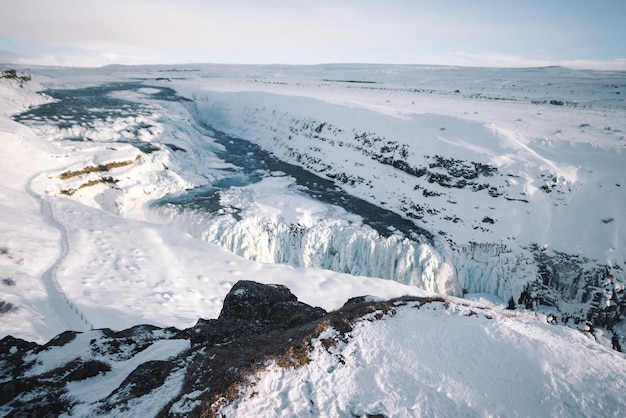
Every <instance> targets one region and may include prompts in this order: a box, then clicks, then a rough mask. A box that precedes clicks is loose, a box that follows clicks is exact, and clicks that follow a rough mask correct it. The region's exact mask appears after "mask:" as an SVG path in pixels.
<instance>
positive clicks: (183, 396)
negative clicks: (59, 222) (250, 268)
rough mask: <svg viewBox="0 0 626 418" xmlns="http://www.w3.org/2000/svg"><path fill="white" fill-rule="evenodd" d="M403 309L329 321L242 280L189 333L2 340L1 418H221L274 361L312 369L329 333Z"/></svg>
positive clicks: (353, 305)
mask: <svg viewBox="0 0 626 418" xmlns="http://www.w3.org/2000/svg"><path fill="white" fill-rule="evenodd" d="M407 299H409V298H407ZM410 300H412V301H417V302H418V303H428V302H432V301H435V300H439V301H441V300H442V299H438V298H414V297H412V298H410ZM394 303H395V304H397V303H399V301H398V300H395V301H387V302H381V301H374V299H372V298H368V297H360V298H354V299H351V300H349V301H348V302H346V304H345V305H344V306H343V307H342V308H341V309H339V310H337V311H334V312H331V313H328V312H326V311H325V310H323V309H321V308H316V307H311V306H309V305H307V304H304V303H302V302H299V301H298V300H297V298H296V296H294V295H293V294H292V293H291V291H290V290H289V289H288V288H287V287H285V286H282V285H263V284H259V283H256V282H252V281H240V282H237V283H236V284H235V285H234V286H233V287H232V289H231V290H230V292H229V293H228V295H227V296H226V298H225V300H224V305H223V308H222V311H221V313H220V315H219V317H218V318H217V319H208V320H205V319H200V320H199V321H198V322H197V323H196V325H194V326H193V327H191V328H189V329H185V330H178V329H175V328H165V329H163V328H158V327H155V326H149V325H139V326H135V327H133V328H130V329H127V330H124V331H118V332H115V331H112V330H110V329H99V330H93V331H89V332H85V333H79V332H73V331H66V332H64V333H62V334H60V335H58V336H56V337H55V338H53V339H52V340H51V341H49V342H48V343H46V344H45V345H38V344H35V343H32V342H27V341H24V340H20V339H17V338H13V337H11V336H7V337H5V338H3V339H2V340H0V415H2V416H7V417H46V416H50V417H52V416H58V415H60V414H63V413H67V414H68V415H70V416H71V415H74V416H84V415H89V416H98V415H107V416H116V415H120V414H121V415H126V414H128V413H130V412H131V411H133V410H142V411H145V410H149V411H152V412H153V413H154V415H155V416H162V417H165V416H167V417H177V416H185V417H187V416H192V417H193V416H203V417H211V416H215V414H216V411H217V410H218V408H220V407H221V406H223V405H225V404H227V403H229V402H230V401H232V400H233V399H235V398H236V397H237V395H238V393H239V389H240V387H241V386H242V385H245V384H246V382H247V379H248V376H250V375H251V374H254V373H255V372H258V371H260V370H262V369H263V368H264V367H265V366H266V365H267V364H269V363H271V362H275V363H277V364H278V365H280V366H282V367H297V366H298V365H302V364H306V363H308V362H309V361H310V360H309V356H308V354H309V351H310V347H311V341H312V340H313V339H314V338H316V337H317V336H319V335H320V333H321V332H323V331H324V330H326V329H327V328H329V327H333V328H335V329H336V330H338V331H339V333H340V334H342V335H343V334H345V333H346V332H349V331H350V330H351V329H352V324H353V323H354V322H355V321H356V320H357V319H358V318H360V317H362V316H364V315H366V314H369V313H372V312H380V313H381V316H382V315H383V314H384V313H387V312H390V311H393V307H394ZM146 405H149V407H147V406H146Z"/></svg>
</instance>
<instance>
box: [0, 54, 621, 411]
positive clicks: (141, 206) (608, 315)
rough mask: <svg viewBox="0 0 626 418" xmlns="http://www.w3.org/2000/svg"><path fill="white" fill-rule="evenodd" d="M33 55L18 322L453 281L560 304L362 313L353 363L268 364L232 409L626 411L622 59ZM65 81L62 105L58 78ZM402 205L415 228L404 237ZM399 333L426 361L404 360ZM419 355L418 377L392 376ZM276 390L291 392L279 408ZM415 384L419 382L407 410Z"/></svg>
mask: <svg viewBox="0 0 626 418" xmlns="http://www.w3.org/2000/svg"><path fill="white" fill-rule="evenodd" d="M20 71H23V72H25V73H26V72H27V73H29V74H31V75H32V76H33V80H32V81H29V82H27V83H24V84H23V85H22V86H19V84H18V83H17V82H16V81H15V80H12V79H6V78H0V151H1V152H0V179H1V182H0V198H1V199H0V213H1V214H2V215H1V216H0V231H1V234H0V237H1V238H0V239H1V242H0V276H1V277H0V279H1V280H2V283H0V301H2V302H3V305H1V308H2V311H3V313H1V314H0V319H1V320H0V336H5V335H13V336H15V337H19V338H23V339H26V340H31V341H36V342H39V343H42V342H45V341H47V340H49V339H50V338H51V337H53V336H54V335H57V334H58V333H60V332H62V331H64V330H66V329H73V330H78V331H83V330H89V329H90V328H92V327H93V328H95V329H97V328H104V327H108V328H111V329H116V330H119V329H123V328H127V327H130V326H133V325H136V324H141V323H150V324H155V325H159V326H175V327H179V328H184V327H189V326H191V325H193V324H194V323H195V322H196V321H197V319H198V318H214V317H216V316H217V315H218V313H219V311H220V309H221V306H222V301H223V299H224V296H225V295H226V293H227V292H228V290H229V289H230V288H231V287H232V285H233V284H234V283H235V282H236V281H237V280H240V279H249V280H255V281H259V282H264V283H281V284H285V285H287V286H288V287H289V288H290V289H291V290H292V291H293V293H294V294H296V295H297V296H298V297H299V299H300V300H301V301H303V302H305V303H308V304H310V305H313V306H321V307H323V308H325V309H327V310H331V309H336V308H339V307H340V306H341V305H342V304H343V303H344V302H345V301H346V300H347V299H348V298H350V297H353V296H358V295H364V294H369V295H374V296H377V297H381V298H391V297H396V296H400V295H405V294H413V295H426V294H432V293H431V292H440V293H446V294H448V295H454V296H465V297H468V298H475V299H479V300H481V302H482V303H490V304H492V305H494V306H496V307H497V306H502V305H506V304H507V303H508V304H509V305H511V304H513V305H517V307H518V308H520V309H521V308H523V307H524V306H526V307H527V308H532V309H535V310H537V311H540V312H543V313H544V314H547V316H546V315H535V314H533V313H532V312H529V313H524V314H514V315H511V316H510V317H508V316H506V315H503V314H497V315H496V314H494V315H493V316H494V317H495V318H496V319H497V320H487V319H485V318H483V317H482V316H481V317H480V318H479V319H480V320H479V319H474V318H473V316H474V315H473V314H472V315H470V316H472V318H470V320H468V318H466V317H465V314H467V312H466V311H468V309H470V308H467V307H460V306H461V305H458V306H459V307H457V308H454V306H457V305H456V303H457V302H459V301H458V300H457V299H451V300H454V301H455V304H454V305H452V306H453V307H452V308H446V309H444V308H442V307H436V308H433V309H428V310H427V314H424V312H426V311H424V310H419V311H418V310H415V311H410V310H407V311H404V310H403V311H402V312H401V313H400V314H398V315H397V316H395V317H392V318H386V319H385V320H384V321H378V322H376V323H375V325H372V327H368V326H366V325H363V327H359V328H357V329H356V330H355V331H354V335H353V337H352V338H353V339H352V340H351V341H350V342H347V343H345V344H343V345H340V346H339V347H338V348H337V349H336V350H337V352H338V353H339V354H340V355H341V356H343V357H345V358H349V360H348V361H347V362H346V364H344V365H343V366H344V367H339V366H338V365H337V364H334V363H333V362H335V363H336V356H335V357H333V355H337V353H335V354H333V353H330V354H329V353H327V352H325V351H323V350H319V349H316V350H315V351H314V352H313V353H312V356H313V357H314V359H315V361H314V362H313V363H312V364H313V365H312V366H311V367H306V368H303V369H299V370H287V371H285V370H273V369H270V370H269V371H268V372H267V373H266V374H265V375H260V377H259V379H261V381H263V382H266V383H260V384H259V387H257V388H256V389H255V391H256V392H258V394H259V395H257V396H256V397H252V398H251V399H250V400H246V401H243V403H237V404H234V405H233V406H232V407H233V408H238V412H237V413H244V412H246V411H248V412H249V411H253V410H256V409H258V408H268V409H267V410H266V411H267V414H269V415H271V413H270V411H282V412H280V413H283V414H284V415H285V416H287V415H298V414H300V413H304V414H306V413H309V412H308V411H309V410H308V408H310V405H314V406H315V408H319V410H318V412H319V413H320V414H322V415H329V416H342V415H343V414H349V413H352V414H357V415H363V414H367V413H382V414H385V415H387V416H401V415H402V414H404V415H406V416H411V415H412V414H418V415H419V414H422V415H442V416H445V415H447V416H449V415H450V414H454V415H458V413H461V414H463V413H465V412H466V411H467V414H468V415H477V416H482V415H508V414H509V413H511V414H513V415H520V416H531V415H535V414H539V415H545V414H548V415H555V416H571V415H576V411H577V409H575V408H579V409H580V408H582V409H580V411H581V414H582V415H587V416H591V415H595V414H594V411H596V412H598V414H599V415H606V416H611V415H614V416H617V415H619V411H620V410H623V408H624V405H625V403H626V402H625V400H624V398H623V396H621V397H620V395H618V394H619V393H620V392H623V389H624V387H625V382H624V380H623V376H624V373H623V372H622V371H623V370H625V367H626V366H625V364H624V359H623V357H622V356H621V355H620V354H619V353H617V352H615V351H613V352H612V351H609V350H606V349H605V348H603V347H600V345H599V344H597V343H598V342H599V343H601V344H602V345H604V346H608V347H609V348H610V347H613V348H616V347H619V345H621V346H622V347H623V346H624V344H626V340H625V339H624V336H625V335H626V326H625V325H624V321H623V320H622V316H623V315H624V313H625V312H624V310H625V309H626V308H625V306H626V304H625V303H624V297H625V296H624V295H625V283H626V277H625V274H626V273H625V271H626V264H625V257H624V256H625V254H624V245H625V238H626V235H625V234H624V233H623V229H622V226H623V225H624V222H625V216H626V214H625V213H624V210H623V208H624V207H626V189H625V188H626V168H625V167H626V156H625V154H624V147H625V146H626V141H625V138H624V132H626V102H625V101H624V97H625V96H624V95H626V74H624V73H623V72H592V71H573V70H568V69H565V68H541V69H516V70H507V69H468V68H448V67H413V66H349V65H335V66H314V67H283V66H212V65H199V66H180V67H177V68H172V67H116V66H113V67H104V68H101V69H67V68H46V67H40V68H30V69H25V68H24V69H20ZM44 88H46V89H51V90H49V91H48V94H50V95H51V96H55V97H57V100H56V102H55V101H54V100H53V99H51V98H50V97H48V96H47V95H45V94H38V93H37V91H39V90H43V89H44ZM55 91H56V93H55ZM55 103H56V104H55ZM42 104H43V105H44V106H42V107H41V108H39V109H40V110H39V113H37V112H38V110H37V108H34V109H33V110H32V111H27V108H28V107H29V106H37V105H42ZM45 106H49V107H47V108H46V107H45ZM54 106H57V107H54ZM41 109H44V110H41ZM242 150H243V151H242ZM238 151H239V152H238ZM268 151H269V152H271V154H269V153H268ZM246 164H247V165H246ZM301 168H304V169H306V170H307V172H305V173H303V172H301V171H299V170H300V169H301ZM306 173H309V174H306ZM311 173H313V174H311ZM354 199H356V200H354ZM358 199H362V200H358ZM366 203H367V204H370V205H371V207H370V206H367V205H366ZM382 217H384V219H392V220H393V221H390V222H391V223H389V224H384V223H383V224H382V227H381V222H380V219H383V218H382ZM365 276H371V277H365ZM487 301H489V302H487ZM455 309H458V310H459V312H460V311H463V312H461V313H459V312H456V311H455ZM418 313H419V314H418ZM546 321H550V322H562V323H565V324H568V325H570V326H572V327H574V328H578V329H580V330H582V331H584V332H588V331H591V332H590V333H588V334H587V335H586V336H585V335H584V334H582V333H579V331H573V330H568V329H565V328H562V327H560V326H553V325H546V324H545V322H546ZM364 324H365V323H364ZM367 324H370V323H369V322H367ZM450 329H453V330H456V331H449V330H450ZM446 330H448V331H449V332H444V331H446ZM379 335H385V336H386V337H384V339H385V341H383V340H381V338H383V337H379ZM420 336H423V339H422V338H421V337H420ZM395 337H397V338H398V340H397V341H396V340H395V339H394V338H395ZM594 337H595V341H594ZM424 339H425V340H427V341H425V340H424ZM372 340H380V341H377V342H375V343H374V342H372ZM367 341H370V342H371V345H368V346H367V347H360V346H359V344H361V345H363V344H364V343H365V342H367ZM486 341H488V342H486ZM426 342H427V343H426ZM387 343H389V344H391V346H393V347H396V351H397V352H398V355H400V356H401V357H402V356H403V357H402V358H405V359H406V361H398V360H397V359H393V358H391V357H389V356H390V352H389V350H388V348H389V347H390V345H388V344H387ZM465 346H467V347H471V348H468V349H467V350H465V349H464V348H463V347H465ZM438 347H446V350H438ZM177 349H180V348H177ZM355 350H356V351H358V352H360V353H361V354H360V355H361V356H370V357H371V358H369V359H361V360H359V357H358V356H356V357H354V356H353V354H354V353H355V352H356V351H355ZM478 351H480V353H481V356H480V358H478V357H473V356H472V353H475V352H478ZM324 356H326V357H328V358H326V357H324ZM318 357H319V358H318ZM454 358H457V360H458V362H453V361H452V359H454ZM416 359H419V360H416ZM490 360H493V361H494V362H495V363H491V362H490ZM359 361H362V363H363V364H365V365H366V366H361V365H360V363H359V364H357V363H358V362H359ZM355 362H356V363H355ZM498 362H499V363H498ZM331 363H332V364H331ZM496 363H497V364H498V365H499V366H498V367H499V368H497V370H495V371H494V370H493V367H495V366H493V364H496ZM522 363H523V365H522ZM380 364H383V366H380ZM408 364H414V365H415V366H414V367H413V368H411V369H410V370H409V371H405V372H406V375H404V374H403V375H402V376H405V377H406V379H405V378H402V379H399V380H398V381H395V380H393V379H392V378H390V376H393V375H394V373H398V372H399V370H402V369H403V368H405V367H406V366H407V365H408ZM527 364H531V365H532V366H533V367H532V368H526V367H525V366H526V365H527ZM320 365H328V367H329V368H328V370H322V371H320V369H315V367H318V368H319V367H322V366H320ZM121 369H123V370H125V373H127V372H130V370H127V369H128V368H126V367H123V368H121ZM331 369H332V370H331ZM376 369H379V371H375V370H376ZM424 370H427V371H428V370H430V371H429V372H425V371H424ZM438 370H439V371H440V370H444V372H442V373H439V372H438ZM509 370H513V371H512V372H511V373H513V376H512V377H511V380H507V379H509V377H510V376H511V375H510V374H509ZM611 370H613V371H614V373H613V374H611ZM268 373H269V376H268ZM429 373H430V374H429ZM457 374H459V376H458V377H457ZM111 376H113V375H111ZM111 376H109V377H108V378H107V379H109V380H108V381H109V383H110V384H113V383H111V382H113V380H111V379H113V377H111ZM493 376H497V379H501V381H502V382H508V384H509V386H508V387H509V388H510V391H509V390H507V389H506V387H507V385H504V384H503V385H498V384H495V383H493V382H491V383H489V382H487V380H488V379H489V378H490V377H493ZM607 376H610V377H607ZM620 376H621V377H620ZM123 377H124V376H123V375H121V374H117V375H115V376H114V378H115V379H118V380H119V379H122V378H123ZM605 378H606V379H605ZM115 379H114V380H115ZM477 379H478V380H479V381H480V382H482V383H484V385H483V384H482V383H481V384H476V385H474V384H472V382H475V381H476V380H477ZM497 379H496V380H497ZM363 380H374V381H376V382H377V384H376V385H373V386H367V384H364V383H363ZM115 381H116V382H117V380H115ZM311 381H314V382H317V383H316V385H317V384H319V385H332V386H331V387H335V386H337V385H341V384H343V383H345V382H348V385H349V386H350V388H351V389H350V393H348V392H346V394H345V396H352V394H354V396H353V397H352V398H351V399H352V400H351V401H349V402H348V401H347V400H345V399H344V398H343V397H342V396H339V397H334V396H331V395H329V394H320V395H319V396H318V395H315V394H310V393H309V394H308V395H307V393H308V392H307V390H309V389H308V388H307V387H304V386H302V385H303V383H301V382H311ZM342 382H343V383H342ZM584 382H587V383H584ZM398 385H403V387H405V386H407V385H408V387H409V388H411V389H408V392H403V391H402V390H400V389H398V388H399V386H398ZM513 388H515V389H513ZM520 388H521V389H520ZM266 389H267V390H269V392H276V391H279V393H280V396H277V397H276V398H275V399H274V400H275V401H276V402H278V403H280V402H286V401H287V400H290V401H293V402H287V403H285V404H281V405H279V404H276V405H274V404H271V403H270V402H269V401H270V399H269V398H270V397H272V396H273V395H271V394H268V395H267V396H265V395H263V392H262V391H263V390H266ZM383 389H384V390H383ZM513 390H516V391H521V392H520V393H521V395H520V396H519V397H515V396H513V395H512V393H511V391H513ZM585 390H588V391H589V392H588V393H589V397H586V394H585ZM72 391H74V392H76V393H75V396H76V397H77V398H80V397H81V396H82V397H83V398H85V399H87V398H88V397H90V396H96V395H95V394H94V393H91V392H89V391H88V390H87V389H84V390H83V392H81V388H80V387H78V386H77V387H76V388H74V389H72ZM294 391H295V392H297V393H299V394H302V393H304V394H305V395H306V396H303V397H301V399H299V400H297V401H296V400H295V399H294V398H293V397H292V395H294V393H295V392H294ZM292 392H294V393H292ZM373 393H378V394H383V396H384V397H386V398H385V399H386V400H387V401H385V402H383V400H379V398H377V397H376V396H373V395H372V394H373ZM394 394H397V395H398V396H399V397H400V398H401V397H403V396H408V397H409V398H402V399H400V398H398V399H395V398H394V400H393V401H389V399H390V398H389V396H392V397H393V396H396V395H394ZM544 394H545V396H544ZM605 394H606V396H605ZM98 396H100V395H98ZM294 396H295V395H294ZM298 396H300V395H298ZM89 399H91V398H89ZM493 399H496V401H493ZM589 399H593V401H590V400H589ZM542 400H543V401H545V402H543V403H541V402H542ZM378 401H380V402H379V403H376V402H378ZM350 402H353V403H352V404H351V403H350ZM533 402H535V403H533ZM537 402H539V404H537ZM570 407H571V408H574V409H571V408H570ZM138 408H139V407H138ZM141 408H143V407H141ZM276 408H277V409H276ZM284 408H286V409H284ZM346 408H347V409H346ZM467 408H469V409H467ZM507 408H509V409H510V410H509V409H507ZM568 408H569V409H568ZM139 409H140V408H139ZM512 411H518V412H512ZM80 413H81V414H82V413H83V412H80ZM84 413H85V414H87V412H84ZM246 413H247V412H246Z"/></svg>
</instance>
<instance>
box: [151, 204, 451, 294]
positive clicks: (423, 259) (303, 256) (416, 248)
mask: <svg viewBox="0 0 626 418" xmlns="http://www.w3.org/2000/svg"><path fill="white" fill-rule="evenodd" d="M150 212H151V214H150V216H151V217H152V218H153V219H154V218H155V217H156V218H158V219H155V220H158V221H159V222H165V223H167V224H170V225H172V226H175V227H177V228H179V229H181V230H184V231H186V232H188V233H189V234H191V235H192V236H194V237H196V238H201V239H203V240H206V241H208V242H211V243H215V244H218V245H220V246H222V247H224V248H226V249H228V250H230V251H232V252H233V253H235V254H237V255H240V256H242V257H245V258H247V259H250V260H256V261H260V262H265V263H282V264H289V265H292V266H294V267H317V268H322V269H328V270H333V271H337V272H342V273H348V274H352V275H356V276H368V277H379V278H383V279H389V280H395V281H398V282H400V283H404V284H409V285H413V286H416V287H419V288H423V289H426V290H430V291H433V292H439V293H445V294H450V295H461V294H462V291H461V287H460V286H459V285H458V283H457V279H456V272H455V270H454V268H453V267H452V266H451V265H450V264H449V263H448V262H446V261H445V260H444V259H443V257H442V256H441V255H440V254H439V252H438V251H437V250H436V249H435V248H433V247H432V246H431V245H430V244H426V243H416V242H414V241H411V240H409V239H407V238H404V237H402V236H400V235H391V236H390V237H383V236H381V235H379V234H378V233H377V232H376V231H375V230H373V229H371V228H369V227H367V226H363V225H351V224H349V223H348V222H346V221H343V220H328V221H322V222H317V223H315V224H313V225H308V226H305V225H302V224H300V223H287V222H281V221H280V220H267V219H262V218H258V217H245V218H243V219H236V218H235V217H234V216H232V215H223V216H216V217H212V216H207V214H203V213H197V212H193V211H190V210H181V209H179V208H175V207H171V206H167V205H166V206H159V207H152V208H151V210H150Z"/></svg>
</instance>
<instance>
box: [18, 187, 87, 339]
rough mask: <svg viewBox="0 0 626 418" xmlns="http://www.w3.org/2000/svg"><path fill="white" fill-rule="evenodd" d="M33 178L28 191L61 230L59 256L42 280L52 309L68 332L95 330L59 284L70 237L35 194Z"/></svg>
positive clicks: (46, 218)
mask: <svg viewBox="0 0 626 418" xmlns="http://www.w3.org/2000/svg"><path fill="white" fill-rule="evenodd" d="M37 176H38V175H35V176H34V177H31V179H30V180H29V181H28V183H27V186H26V191H27V192H28V194H29V195H31V196H32V197H33V198H34V199H35V200H37V201H38V202H39V204H40V208H41V216H42V217H43V218H44V220H45V221H46V222H47V223H48V224H50V225H52V226H53V227H55V228H56V229H58V230H59V233H60V237H59V243H58V245H59V256H58V257H57V258H56V260H54V263H53V264H52V265H51V266H50V267H48V269H46V271H44V272H43V274H42V276H41V278H42V280H43V283H44V285H45V287H46V291H47V292H48V298H49V300H50V304H51V305H52V308H53V309H54V310H55V312H56V313H57V315H58V316H59V318H61V320H62V321H63V322H64V323H65V325H66V327H67V329H68V330H72V331H88V330H91V329H93V326H92V325H91V323H90V322H89V320H87V317H86V316H85V315H84V314H83V313H82V312H81V311H80V310H79V309H78V307H77V306H76V305H74V304H73V303H72V301H70V300H69V298H68V297H67V295H66V294H65V292H64V291H63V288H62V287H61V285H60V284H59V282H58V280H57V277H56V274H57V271H58V270H59V267H60V266H61V265H62V264H63V261H64V260H65V258H66V257H67V254H68V252H69V249H70V244H69V236H68V232H67V229H66V228H65V226H63V225H62V224H61V223H60V222H59V221H57V220H56V218H55V217H54V212H53V210H52V205H51V204H50V202H49V201H48V200H46V199H45V198H44V197H42V196H40V195H39V194H37V193H35V192H34V191H33V189H32V187H31V183H32V181H33V180H34V179H35V178H36V177H37Z"/></svg>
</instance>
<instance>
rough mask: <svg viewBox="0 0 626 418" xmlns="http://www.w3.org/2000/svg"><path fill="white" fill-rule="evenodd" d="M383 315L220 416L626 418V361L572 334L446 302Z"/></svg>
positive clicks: (255, 386) (319, 344)
mask: <svg viewBox="0 0 626 418" xmlns="http://www.w3.org/2000/svg"><path fill="white" fill-rule="evenodd" d="M374 315H375V313H373V314H371V317H370V318H369V320H363V321H362V322H360V323H357V325H356V326H355V328H354V330H353V331H352V332H351V333H350V334H349V335H348V337H347V338H346V339H343V338H341V336H338V335H337V333H336V332H333V330H332V329H330V330H328V331H327V332H326V333H325V334H323V335H321V336H320V337H319V338H318V340H317V341H316V343H315V344H314V348H313V351H312V353H311V360H312V361H311V362H310V363H308V364H306V365H304V366H302V367H298V368H295V369H292V368H288V369H285V368H281V367H279V366H277V365H276V364H271V365H269V366H268V368H267V369H266V370H265V371H263V372H261V373H260V374H258V375H257V376H253V377H251V378H250V380H251V382H252V384H251V386H250V387H249V388H248V389H247V390H244V392H243V397H242V399H241V400H237V401H235V402H233V403H232V404H230V405H228V406H227V407H224V408H222V409H221V410H220V412H221V413H223V414H224V415H225V416H252V415H255V416H277V417H289V416H328V417H339V416H367V415H375V414H381V415H383V416H388V417H418V416H461V415H462V416H477V417H478V416H552V417H570V416H619V415H620V414H621V412H622V410H623V406H624V404H625V403H626V396H625V395H624V393H623V388H624V386H625V385H626V380H625V378H624V376H626V362H625V360H624V358H623V357H622V356H621V355H619V354H618V353H615V352H613V351H610V350H607V349H604V348H603V347H601V346H599V345H597V344H595V343H594V342H592V341H590V340H589V339H588V338H587V337H586V336H584V335H583V334H581V333H579V332H576V331H573V330H571V329H567V328H564V327H558V326H550V325H547V324H545V323H543V322H542V321H539V320H537V318H534V317H532V316H528V315H514V316H512V317H510V315H511V314H507V315H505V314H503V313H498V312H495V311H489V310H483V309H476V308H475V307H472V306H462V305H457V304H450V305H448V306H446V305H445V304H443V303H438V302H436V303H431V304H426V305H423V306H422V307H421V308H418V307H414V306H411V305H409V306H405V307H401V308H397V313H396V314H395V315H393V316H388V317H384V318H383V319H382V320H374ZM333 340H334V341H335V344H336V345H335V344H331V343H329V342H328V341H333ZM324 341H325V342H324ZM323 342H324V343H323Z"/></svg>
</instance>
